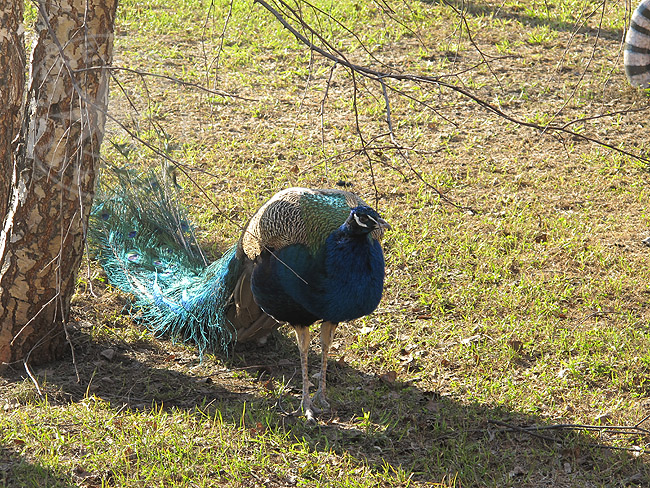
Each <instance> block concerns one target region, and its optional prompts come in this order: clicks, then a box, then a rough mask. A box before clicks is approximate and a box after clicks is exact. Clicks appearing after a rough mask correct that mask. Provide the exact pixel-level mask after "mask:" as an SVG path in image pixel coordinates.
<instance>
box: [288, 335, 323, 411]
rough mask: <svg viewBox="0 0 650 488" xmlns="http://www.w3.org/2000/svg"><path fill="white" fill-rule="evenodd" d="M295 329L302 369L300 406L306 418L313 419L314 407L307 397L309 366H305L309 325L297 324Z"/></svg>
mask: <svg viewBox="0 0 650 488" xmlns="http://www.w3.org/2000/svg"><path fill="white" fill-rule="evenodd" d="M293 330H295V331H296V339H297V341H298V350H299V351H300V367H301V369H302V400H301V402H300V408H302V411H303V412H305V417H307V420H309V421H313V420H314V412H316V413H317V409H315V408H314V406H313V404H312V401H311V398H310V397H309V368H308V366H307V359H308V357H309V338H310V336H309V327H303V326H298V327H294V329H293Z"/></svg>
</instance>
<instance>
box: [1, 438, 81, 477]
mask: <svg viewBox="0 0 650 488" xmlns="http://www.w3.org/2000/svg"><path fill="white" fill-rule="evenodd" d="M15 442H17V441H15ZM0 486H1V487H3V488H43V487H47V488H73V487H76V486H78V485H77V483H75V481H74V479H73V477H72V476H69V477H61V476H57V475H56V474H54V473H53V472H52V471H50V470H49V469H47V468H45V467H43V466H41V465H39V464H38V463H32V462H30V461H28V460H27V459H25V457H23V456H21V455H20V454H18V453H17V452H16V451H15V450H14V449H11V448H9V447H2V446H0Z"/></svg>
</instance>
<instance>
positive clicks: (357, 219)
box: [352, 214, 368, 229]
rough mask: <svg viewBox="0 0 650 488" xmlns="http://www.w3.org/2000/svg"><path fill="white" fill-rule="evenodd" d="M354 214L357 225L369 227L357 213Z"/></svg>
mask: <svg viewBox="0 0 650 488" xmlns="http://www.w3.org/2000/svg"><path fill="white" fill-rule="evenodd" d="M352 216H353V217H354V220H356V221H357V225H358V226H359V227H365V228H366V229H367V228H368V226H367V225H366V224H364V223H363V222H361V220H359V216H358V215H357V214H352Z"/></svg>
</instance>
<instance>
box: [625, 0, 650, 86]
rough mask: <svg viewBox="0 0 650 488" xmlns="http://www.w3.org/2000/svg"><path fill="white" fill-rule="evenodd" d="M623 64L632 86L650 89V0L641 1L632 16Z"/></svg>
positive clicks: (626, 38)
mask: <svg viewBox="0 0 650 488" xmlns="http://www.w3.org/2000/svg"><path fill="white" fill-rule="evenodd" d="M623 64H624V65H625V74H626V75H627V79H628V80H629V82H630V84H631V85H632V86H635V87H640V88H650V0H641V3H639V5H638V6H637V8H636V10H635V11H634V13H633V14H632V18H631V20H630V27H629V29H628V31H627V35H626V37H625V50H624V51H623Z"/></svg>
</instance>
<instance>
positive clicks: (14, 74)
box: [0, 0, 25, 220]
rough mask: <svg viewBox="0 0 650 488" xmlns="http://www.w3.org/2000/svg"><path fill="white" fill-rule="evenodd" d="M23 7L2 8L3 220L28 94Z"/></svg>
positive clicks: (0, 125)
mask: <svg viewBox="0 0 650 488" xmlns="http://www.w3.org/2000/svg"><path fill="white" fill-rule="evenodd" d="M23 5H24V2H22V1H19V0H13V1H7V2H5V3H3V4H2V6H0V66H2V69H0V100H1V101H2V103H0V220H2V217H3V216H4V215H5V214H6V212H7V205H8V204H9V195H10V190H9V189H10V187H11V176H12V173H13V154H14V149H15V148H14V141H15V140H16V138H17V136H18V133H19V131H20V109H21V106H22V102H23V93H24V91H25V44H24V41H23V24H22V22H23Z"/></svg>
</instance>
